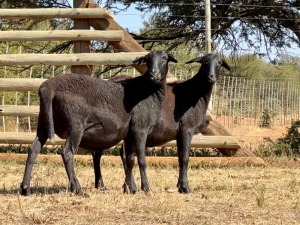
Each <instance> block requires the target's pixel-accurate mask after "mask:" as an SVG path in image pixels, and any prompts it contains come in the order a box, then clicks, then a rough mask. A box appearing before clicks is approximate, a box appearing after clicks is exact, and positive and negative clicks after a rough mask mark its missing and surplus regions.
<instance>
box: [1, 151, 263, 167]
mask: <svg viewBox="0 0 300 225" xmlns="http://www.w3.org/2000/svg"><path fill="white" fill-rule="evenodd" d="M26 159H27V154H13V153H0V161H3V160H10V161H11V160H13V161H16V162H25V161H26ZM74 160H75V161H76V162H80V163H84V164H85V165H91V166H92V157H91V155H75V157H74ZM36 162H37V163H43V162H51V163H63V161H62V158H61V156H60V155H54V154H47V155H44V154H39V155H38V157H37V160H36ZM101 164H102V165H118V166H121V165H122V161H121V159H120V156H107V155H104V156H103V157H102V162H101ZM147 164H148V166H155V167H156V166H157V167H159V166H164V167H165V166H173V167H176V168H177V167H178V158H177V157H160V156H159V157H155V156H147ZM265 165H266V164H265V162H264V161H263V160H262V159H260V158H258V157H190V159H189V166H190V167H193V168H201V167H218V168H220V167H226V166H265Z"/></svg>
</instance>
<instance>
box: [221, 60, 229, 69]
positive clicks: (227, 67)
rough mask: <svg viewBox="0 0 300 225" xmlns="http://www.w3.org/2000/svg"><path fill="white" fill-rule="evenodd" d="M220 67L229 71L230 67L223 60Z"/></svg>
mask: <svg viewBox="0 0 300 225" xmlns="http://www.w3.org/2000/svg"><path fill="white" fill-rule="evenodd" d="M222 66H223V67H224V68H226V69H227V70H230V66H229V65H228V64H227V62H226V61H225V60H224V59H223V60H222Z"/></svg>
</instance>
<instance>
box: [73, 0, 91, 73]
mask: <svg viewBox="0 0 300 225" xmlns="http://www.w3.org/2000/svg"><path fill="white" fill-rule="evenodd" d="M84 2H85V0H73V6H74V8H84V7H81V4H82V3H84ZM74 29H80V30H89V29H90V24H89V21H88V20H87V19H74ZM90 46H91V42H90V41H74V53H90ZM92 68H93V66H92V65H72V66H71V71H72V73H78V74H88V75H92Z"/></svg>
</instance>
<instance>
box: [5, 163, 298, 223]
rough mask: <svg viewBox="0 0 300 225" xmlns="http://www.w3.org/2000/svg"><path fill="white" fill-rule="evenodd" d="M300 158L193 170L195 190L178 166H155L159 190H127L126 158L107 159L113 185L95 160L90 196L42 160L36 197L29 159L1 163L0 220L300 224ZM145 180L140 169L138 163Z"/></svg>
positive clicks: (84, 176) (82, 170) (88, 181)
mask: <svg viewBox="0 0 300 225" xmlns="http://www.w3.org/2000/svg"><path fill="white" fill-rule="evenodd" d="M299 165H300V162H298V161H288V160H285V159H282V160H280V161H278V160H272V161H271V160H269V161H268V166H266V167H227V168H212V167H211V168H209V167H208V168H201V169H190V170H189V179H190V185H191V187H192V188H193V194H191V195H182V194H179V193H177V191H172V189H174V188H175V186H176V182H177V177H178V171H177V169H176V168H173V167H170V168H161V167H153V166H149V167H148V178H149V181H150V184H151V187H152V194H150V195H146V194H144V193H143V192H139V193H138V194H136V195H128V194H123V193H122V184H123V180H124V174H123V170H122V167H121V166H120V165H119V166H118V165H109V164H105V165H104V167H103V175H104V181H105V183H106V186H107V187H108V190H107V191H105V192H101V191H98V190H95V189H94V188H93V179H94V178H93V171H92V168H91V166H90V165H82V164H77V165H76V172H77V175H78V178H79V180H80V182H81V185H82V186H83V188H84V192H85V196H84V197H79V196H74V195H72V194H71V193H69V192H68V191H67V178H66V173H65V170H64V167H63V166H62V165H61V164H59V163H49V162H44V163H41V162H39V163H37V164H36V165H35V167H34V170H33V178H32V185H31V186H32V191H33V194H32V195H31V196H30V197H22V196H20V195H19V194H18V191H19V183H20V181H21V179H22V175H23V170H24V165H23V164H20V163H17V162H16V161H9V160H4V161H1V163H0V174H1V179H0V212H1V213H0V224H84V225H86V224H299V223H300V217H299V213H300V192H299V188H300V169H299V168H300V167H299ZM135 178H136V180H137V184H138V186H139V174H138V170H137V169H135Z"/></svg>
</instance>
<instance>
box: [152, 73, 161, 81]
mask: <svg viewBox="0 0 300 225" xmlns="http://www.w3.org/2000/svg"><path fill="white" fill-rule="evenodd" d="M150 75H151V77H150V79H151V80H153V81H156V80H160V77H161V76H160V73H159V72H158V71H152V72H151V73H150Z"/></svg>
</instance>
